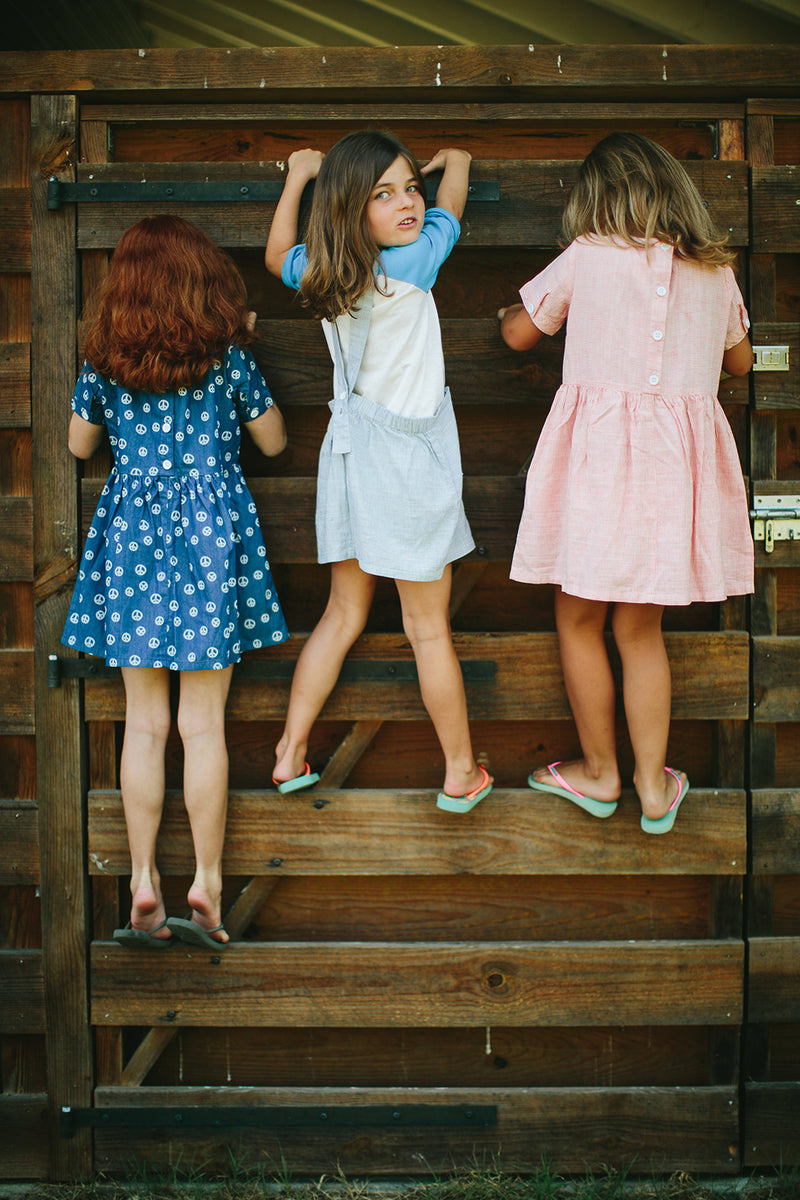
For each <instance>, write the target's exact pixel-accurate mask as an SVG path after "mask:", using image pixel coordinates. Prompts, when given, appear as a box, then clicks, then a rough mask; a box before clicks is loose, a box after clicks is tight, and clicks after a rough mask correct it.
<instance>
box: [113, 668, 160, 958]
mask: <svg viewBox="0 0 800 1200" xmlns="http://www.w3.org/2000/svg"><path fill="white" fill-rule="evenodd" d="M122 680H123V683H124V684H125V737H124V741H123V743H122V762H121V765H120V786H121V788H122V806H123V809H124V810H125V824H126V826H127V829H128V845H129V847H130V852H131V927H132V928H133V929H141V930H146V931H150V930H152V929H154V928H155V926H156V925H160V924H161V922H162V921H163V920H164V919H165V917H166V913H165V911H164V900H163V897H162V895H161V877H160V876H159V873H158V869H157V867H156V837H157V835H158V827H159V825H160V824H161V811H162V809H163V806H164V751H165V749H166V744H167V737H168V735H169V728H170V724H171V717H170V710H169V673H168V671H167V670H166V669H162V668H157V667H123V668H122ZM154 936H155V937H157V938H162V937H163V938H164V939H165V940H166V941H169V939H170V937H171V934H169V933H168V932H167V930H166V929H165V930H164V931H163V932H159V933H157V934H155V935H154Z"/></svg>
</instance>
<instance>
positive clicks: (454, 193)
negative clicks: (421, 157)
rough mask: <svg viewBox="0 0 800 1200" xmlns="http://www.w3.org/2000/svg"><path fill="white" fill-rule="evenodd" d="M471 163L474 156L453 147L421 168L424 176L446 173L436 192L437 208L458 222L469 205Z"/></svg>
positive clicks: (439, 152) (437, 155) (440, 153)
mask: <svg viewBox="0 0 800 1200" xmlns="http://www.w3.org/2000/svg"><path fill="white" fill-rule="evenodd" d="M471 162H472V155H471V154H468V153H467V151H466V150H457V149H455V148H453V147H451V148H450V149H448V150H437V152H436V154H434V156H433V158H432V159H431V161H430V162H429V163H426V164H425V166H424V167H422V168H421V170H422V174H423V175H427V174H429V172H431V171H443V172H444V174H443V175H442V180H441V183H440V184H439V187H438V188H437V190H436V207H437V208H446V209H447V211H448V212H451V213H452V214H453V216H454V217H455V218H456V220H457V221H460V220H461V217H462V215H463V212H464V205H465V204H466V203H467V191H468V189H469V165H470V163H471Z"/></svg>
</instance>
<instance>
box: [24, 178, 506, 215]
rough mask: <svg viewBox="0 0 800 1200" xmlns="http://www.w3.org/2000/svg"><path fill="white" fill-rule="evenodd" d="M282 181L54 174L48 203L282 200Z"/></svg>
mask: <svg viewBox="0 0 800 1200" xmlns="http://www.w3.org/2000/svg"><path fill="white" fill-rule="evenodd" d="M435 189H436V184H435V183H433V184H431V185H430V186H429V187H428V201H429V203H431V202H432V201H433V199H434V197H435ZM282 192H283V184H282V183H280V182H271V181H268V180H252V181H250V182H248V183H241V182H228V181H226V180H203V179H197V180H181V181H176V182H170V183H167V182H164V183H161V182H150V181H147V180H143V181H136V180H130V181H123V180H96V181H89V182H85V183H70V182H65V181H63V180H61V179H58V178H56V176H54V175H53V176H51V177H50V179H49V180H48V183H47V207H48V208H49V209H52V210H54V211H55V210H57V209H59V208H61V205H62V204H92V203H94V204H116V203H125V204H136V203H140V204H141V203H144V202H150V203H159V204H161V203H163V204H176V203H179V204H234V203H241V202H247V201H249V202H251V203H257V204H264V203H267V202H271V201H274V200H279V199H280V197H281V194H282ZM467 199H468V200H472V201H478V202H486V201H493V200H499V199H500V184H499V183H497V182H495V181H491V180H487V181H485V182H481V181H478V182H476V183H471V184H470V185H469V191H468V193H467Z"/></svg>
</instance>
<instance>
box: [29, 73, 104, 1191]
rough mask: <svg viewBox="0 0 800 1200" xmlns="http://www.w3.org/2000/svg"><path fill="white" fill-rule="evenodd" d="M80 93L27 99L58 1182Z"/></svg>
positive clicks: (88, 1058)
mask: <svg viewBox="0 0 800 1200" xmlns="http://www.w3.org/2000/svg"><path fill="white" fill-rule="evenodd" d="M76 112H77V104H76V100H75V97H74V96H33V97H32V99H31V310H32V312H31V316H32V330H31V343H32V344H31V417H32V422H31V423H32V426H33V490H34V535H33V536H34V578H35V584H34V589H35V591H34V605H35V633H34V647H35V650H34V663H35V688H34V698H35V716H36V773H37V792H38V797H39V857H40V870H41V886H42V949H43V971H44V994H45V1018H46V1046H47V1085H48V1086H47V1090H48V1101H49V1116H50V1121H49V1127H50V1176H51V1178H54V1179H79V1178H86V1177H88V1176H89V1175H90V1174H91V1170H92V1154H91V1147H92V1143H91V1137H90V1134H89V1132H88V1130H82V1131H81V1132H80V1133H79V1134H78V1135H77V1136H76V1137H75V1138H72V1139H69V1140H63V1139H61V1138H60V1137H59V1132H58V1115H59V1112H60V1109H61V1106H62V1105H65V1104H68V1105H71V1106H73V1107H88V1106H89V1105H90V1103H91V1098H92V1052H91V1030H90V1026H89V1011H88V988H87V942H88V927H87V908H86V869H85V859H86V855H85V848H84V831H85V820H84V811H83V791H84V789H83V780H82V756H81V712H80V692H79V684H78V682H77V681H65V682H63V683H62V685H61V687H60V688H54V689H48V687H47V683H46V679H47V657H48V655H49V654H51V653H53V652H58V653H64V651H63V648H61V647H60V646H59V641H60V637H61V631H62V629H63V627H64V620H65V617H66V613H67V609H68V606H69V599H70V595H71V590H72V585H73V583H74V578H75V560H76V554H77V543H78V504H77V500H78V495H77V487H76V471H75V464H74V462H73V460H72V458H71V456H70V454H69V451H68V449H67V425H68V420H69V397H70V395H71V394H72V389H73V387H74V384H75V328H76V320H77V292H76V246H75V211H74V208H72V207H71V206H68V207H66V208H64V209H62V210H60V211H58V212H49V211H48V210H47V205H46V190H47V179H48V178H49V176H50V175H52V174H58V175H59V176H60V177H61V178H64V179H71V178H73V176H74V169H73V163H74V161H75V141H76Z"/></svg>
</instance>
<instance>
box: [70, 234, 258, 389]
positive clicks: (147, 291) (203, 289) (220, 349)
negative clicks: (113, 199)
mask: <svg viewBox="0 0 800 1200" xmlns="http://www.w3.org/2000/svg"><path fill="white" fill-rule="evenodd" d="M246 311H247V292H246V289H245V285H244V281H243V279H242V277H241V274H240V273H239V270H238V268H237V266H236V264H235V263H234V262H233V260H232V259H231V258H230V257H229V256H228V255H227V254H225V253H224V251H222V250H220V249H219V247H218V246H215V245H214V243H213V242H212V241H211V239H210V238H209V237H208V236H207V235H206V234H205V233H203V232H202V230H200V229H198V228H197V226H196V225H193V224H192V223H191V222H190V221H185V220H184V219H183V218H182V217H175V216H171V215H169V214H161V215H159V216H156V217H145V218H143V220H141V221H137V222H136V224H135V225H131V226H130V227H129V228H128V229H126V230H125V232H124V233H123V235H122V237H121V238H120V240H119V242H118V243H117V247H116V249H115V251H114V254H113V257H112V259H111V265H110V268H109V273H108V276H107V277H106V279H105V282H104V283H103V286H102V288H101V290H100V293H99V296H98V297H97V300H96V301H95V305H94V314H93V316H92V317H91V318H90V325H89V330H88V333H87V335H86V338H85V341H84V347H83V352H84V355H85V357H86V358H87V359H88V361H89V362H90V363H91V364H92V366H93V367H95V368H96V370H98V371H100V372H101V374H103V375H106V376H108V377H110V378H113V379H115V380H117V382H118V383H121V384H122V385H123V386H125V387H129V388H141V389H143V390H145V391H149V392H165V391H170V390H172V389H173V388H177V387H189V386H191V385H192V384H194V383H198V382H199V381H200V380H201V379H202V378H203V376H204V375H205V374H206V372H207V371H208V370H209V368H210V366H211V364H212V362H214V360H215V359H217V358H219V357H220V356H221V355H222V354H224V352H225V349H226V348H227V346H228V345H229V344H230V343H231V342H236V343H237V344H239V345H248V344H250V343H251V342H252V341H253V338H254V334H252V333H250V332H249V331H248V330H247V329H246V327H245V319H246Z"/></svg>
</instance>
